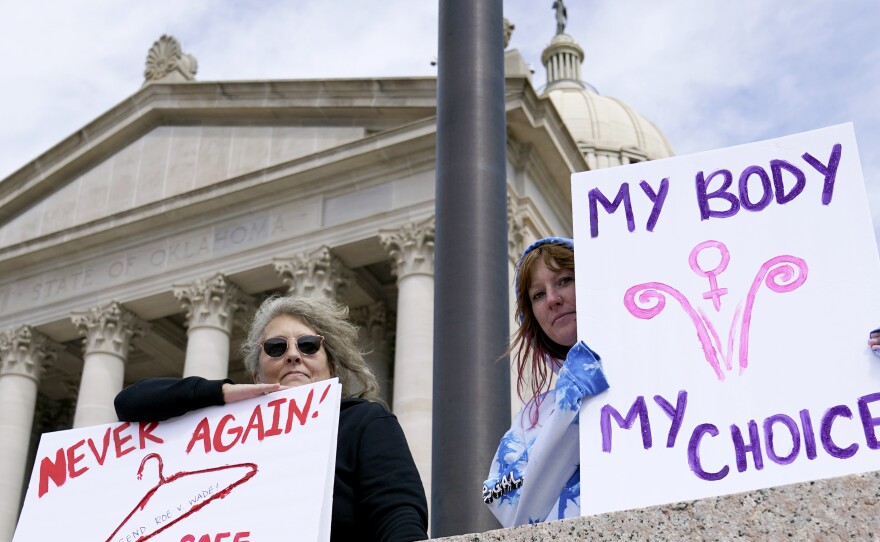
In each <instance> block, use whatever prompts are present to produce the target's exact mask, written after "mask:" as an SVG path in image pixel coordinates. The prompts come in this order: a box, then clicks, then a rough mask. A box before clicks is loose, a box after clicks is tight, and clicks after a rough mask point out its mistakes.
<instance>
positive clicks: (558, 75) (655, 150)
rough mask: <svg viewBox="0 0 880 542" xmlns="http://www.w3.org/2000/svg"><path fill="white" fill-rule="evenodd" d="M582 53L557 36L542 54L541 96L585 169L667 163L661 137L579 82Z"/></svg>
mask: <svg viewBox="0 0 880 542" xmlns="http://www.w3.org/2000/svg"><path fill="white" fill-rule="evenodd" d="M583 60H584V51H583V49H581V47H580V46H579V45H578V44H577V43H576V42H575V41H574V39H573V38H572V37H571V36H569V35H568V34H564V33H559V34H556V36H554V37H553V40H552V41H551V42H550V45H548V46H547V48H546V49H544V53H543V54H542V55H541V62H542V63H543V64H544V67H545V68H546V69H547V86H546V88H545V89H544V95H545V96H547V97H549V98H550V100H552V101H553V105H554V106H556V109H557V110H558V111H559V114H560V115H561V117H562V119H563V121H564V122H565V125H566V126H567V127H568V130H569V132H571V135H572V136H573V137H574V139H575V141H576V142H577V144H578V147H579V148H580V150H581V152H582V153H583V154H584V158H586V160H587V164H588V165H589V168H590V169H599V168H605V167H611V166H619V165H622V164H632V163H636V162H643V161H645V160H657V159H659V158H668V157H670V156H673V155H674V154H675V152H674V151H673V150H672V146H671V145H670V144H669V141H667V140H666V137H665V136H664V135H663V133H662V132H661V131H660V130H659V129H658V128H657V127H656V126H655V125H654V124H653V123H652V122H651V121H649V120H648V119H646V118H645V117H643V116H642V115H640V114H639V113H638V112H637V111H635V110H634V109H633V108H632V107H630V106H629V105H627V104H626V103H625V102H623V101H622V100H618V99H617V98H612V97H610V96H602V95H600V94H599V93H598V92H596V90H595V89H594V88H592V87H590V86H589V85H586V84H584V83H583V81H581V74H580V72H581V64H582V63H583Z"/></svg>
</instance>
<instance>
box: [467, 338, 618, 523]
mask: <svg viewBox="0 0 880 542" xmlns="http://www.w3.org/2000/svg"><path fill="white" fill-rule="evenodd" d="M606 389H608V382H607V381H606V380H605V374H604V373H603V372H602V364H601V361H600V358H599V355H598V354H596V353H595V352H593V351H592V350H590V348H589V347H588V346H587V345H586V344H584V343H583V342H579V343H577V344H576V345H574V346H573V347H572V348H571V351H569V353H568V356H567V358H566V360H565V363H563V365H562V369H561V370H560V371H559V375H558V378H557V382H556V388H555V389H553V390H550V391H549V392H547V393H546V394H544V396H543V401H541V403H540V405H538V406H536V404H537V403H536V401H534V400H533V401H530V402H529V403H527V404H526V405H525V406H524V407H523V408H522V409H520V411H519V413H517V415H516V416H515V417H514V419H513V425H512V426H511V428H510V430H508V431H507V433H505V434H504V436H503V437H502V438H501V443H500V444H499V445H498V452H497V453H496V454H495V459H494V461H493V462H492V470H491V471H490V473H489V478H488V480H486V482H485V483H484V485H483V501H484V502H485V503H486V504H488V505H489V508H490V509H491V510H492V513H493V514H495V517H496V518H498V521H500V522H501V524H502V525H503V526H505V527H512V526H514V525H523V524H526V523H537V522H541V521H547V520H554V519H564V518H570V517H576V516H579V515H580V509H581V502H580V495H581V487H580V486H581V480H580V446H579V444H578V443H579V431H578V412H579V411H580V407H581V401H582V400H583V398H584V397H588V396H593V395H596V394H598V393H601V392H603V391H605V390H606ZM534 408H537V409H538V423H537V424H535V426H534V427H531V422H530V421H529V413H530V412H531V411H532V410H531V409H534Z"/></svg>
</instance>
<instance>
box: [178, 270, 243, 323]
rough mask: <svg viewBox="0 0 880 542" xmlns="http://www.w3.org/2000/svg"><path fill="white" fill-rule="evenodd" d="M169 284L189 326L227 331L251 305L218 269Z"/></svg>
mask: <svg viewBox="0 0 880 542" xmlns="http://www.w3.org/2000/svg"><path fill="white" fill-rule="evenodd" d="M173 288H174V297H176V298H177V299H178V300H179V301H181V302H182V305H183V308H184V309H185V310H186V325H187V327H188V328H190V329H193V328H198V327H212V328H215V329H220V330H222V331H225V332H226V333H228V334H231V333H232V327H233V325H235V324H242V323H243V321H244V320H246V318H244V316H246V315H248V314H249V313H250V311H252V310H253V306H254V301H253V299H252V298H251V297H250V296H249V295H247V294H245V293H244V292H242V291H241V288H239V287H238V286H237V285H235V284H234V283H232V282H231V281H230V280H229V279H227V278H226V276H225V275H224V274H222V273H217V274H215V275H214V276H212V277H210V278H201V279H196V280H194V281H193V282H192V283H190V284H176V285H174V286H173Z"/></svg>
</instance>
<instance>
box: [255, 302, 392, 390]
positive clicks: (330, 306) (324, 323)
mask: <svg viewBox="0 0 880 542" xmlns="http://www.w3.org/2000/svg"><path fill="white" fill-rule="evenodd" d="M281 315H287V316H294V317H296V318H299V319H301V320H302V321H303V322H304V323H305V324H306V325H308V326H309V327H311V328H313V329H314V330H315V333H317V334H318V335H323V336H324V350H325V351H326V352H327V360H328V361H329V362H330V366H331V367H332V368H333V369H335V372H336V376H338V377H339V382H340V383H341V384H342V396H343V397H361V398H363V399H367V400H370V401H377V402H380V403H381V402H382V399H381V397H380V395H379V383H378V381H377V380H376V375H374V374H373V371H372V370H371V369H370V367H369V366H368V365H367V362H366V361H365V360H364V352H362V351H361V350H360V348H359V347H358V331H357V329H358V328H357V326H355V325H354V324H352V323H351V322H350V321H349V319H348V307H346V306H345V305H341V304H339V303H337V302H335V301H332V300H330V299H325V298H320V297H297V296H271V297H269V298H267V299H266V300H265V301H263V304H262V305H260V308H259V309H257V313H256V314H255V315H254V319H253V321H252V322H251V327H250V329H249V330H248V335H247V338H246V339H245V340H244V342H242V344H241V353H242V356H243V360H242V361H244V366H245V368H246V369H247V371H248V372H249V373H250V374H251V375H252V376H253V375H256V374H257V371H258V370H259V368H260V348H261V347H260V340H261V339H262V335H263V330H264V329H266V326H268V325H269V322H271V321H272V320H274V319H275V318H277V317H278V316H281ZM356 390H359V391H356Z"/></svg>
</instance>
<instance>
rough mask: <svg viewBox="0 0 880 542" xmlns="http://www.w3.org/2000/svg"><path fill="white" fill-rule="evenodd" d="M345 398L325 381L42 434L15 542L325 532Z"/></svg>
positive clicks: (251, 537) (202, 540) (188, 540)
mask: <svg viewBox="0 0 880 542" xmlns="http://www.w3.org/2000/svg"><path fill="white" fill-rule="evenodd" d="M340 395H341V386H340V385H339V383H338V381H337V380H336V379H332V380H326V381H323V382H317V383H315V384H311V385H309V386H302V387H297V388H292V389H289V390H283V391H281V392H277V393H272V394H269V395H265V396H262V397H259V398H257V399H251V400H247V401H241V402H237V403H230V404H228V405H225V406H222V407H210V408H205V409H202V410H197V411H193V412H190V413H188V414H186V415H184V416H181V417H179V418H174V419H172V420H168V421H166V422H161V423H133V424H130V423H115V424H109V425H101V426H95V427H87V428H83V429H73V430H70V431H59V432H56V433H46V434H44V435H43V437H42V439H41V440H40V447H39V449H38V451H37V458H36V462H35V464H34V469H33V474H32V476H31V481H30V485H29V487H28V490H27V495H26V498H25V504H24V508H23V510H22V513H21V517H20V519H19V523H18V527H17V529H16V532H15V537H14V538H13V541H14V542H31V541H34V542H36V541H43V540H89V541H94V542H140V541H144V540H153V541H156V542H161V541H168V542H172V541H173V542H220V541H223V542H260V541H271V540H308V541H314V540H329V539H330V513H329V510H330V508H331V507H332V495H333V473H334V469H335V464H336V436H337V431H338V425H339V405H340Z"/></svg>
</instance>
